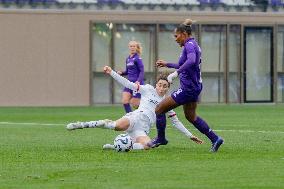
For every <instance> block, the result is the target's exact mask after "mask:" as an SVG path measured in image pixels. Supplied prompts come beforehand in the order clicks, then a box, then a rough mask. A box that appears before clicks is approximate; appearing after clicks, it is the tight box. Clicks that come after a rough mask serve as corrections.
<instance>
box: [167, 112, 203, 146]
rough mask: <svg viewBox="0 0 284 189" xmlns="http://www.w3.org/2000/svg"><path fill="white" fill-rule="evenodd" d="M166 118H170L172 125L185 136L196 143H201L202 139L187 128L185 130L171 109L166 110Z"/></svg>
mask: <svg viewBox="0 0 284 189" xmlns="http://www.w3.org/2000/svg"><path fill="white" fill-rule="evenodd" d="M167 115H168V118H170V120H171V123H172V125H173V126H174V127H175V128H177V129H178V130H179V131H180V132H181V133H183V134H184V135H185V136H187V137H189V138H190V139H191V140H192V141H194V142H195V143H197V144H202V143H203V141H202V140H201V139H199V138H198V137H196V136H194V135H193V134H192V133H191V132H190V131H189V130H187V129H186V128H185V127H184V125H183V124H182V122H180V120H179V119H178V117H177V115H176V113H175V112H174V111H173V110H170V111H168V113H167Z"/></svg>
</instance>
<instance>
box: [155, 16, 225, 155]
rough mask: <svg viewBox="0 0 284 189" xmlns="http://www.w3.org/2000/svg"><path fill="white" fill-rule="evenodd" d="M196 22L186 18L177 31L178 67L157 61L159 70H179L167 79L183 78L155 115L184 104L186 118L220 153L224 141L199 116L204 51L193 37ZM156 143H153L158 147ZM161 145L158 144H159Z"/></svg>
mask: <svg viewBox="0 0 284 189" xmlns="http://www.w3.org/2000/svg"><path fill="white" fill-rule="evenodd" d="M192 23H193V21H192V20H191V19H186V20H185V21H184V22H183V23H182V24H180V25H179V26H177V28H176V29H175V33H174V37H175V40H176V42H177V43H178V44H179V45H180V46H181V47H183V50H182V53H181V56H180V58H179V61H178V64H173V63H167V62H165V61H164V60H158V61H157V62H156V65H157V66H158V67H168V68H175V69H177V71H175V72H174V73H172V74H170V75H169V76H168V81H169V82H170V83H171V82H172V80H173V79H174V78H176V77H179V78H180V88H179V89H178V90H177V91H174V92H173V93H172V94H171V96H168V97H166V98H165V99H164V100H162V102H160V103H159V105H158V106H157V107H156V110H155V111H156V114H157V115H161V114H164V113H165V112H167V111H169V110H171V109H173V108H176V107H178V106H180V105H183V110H184V115H185V117H186V119H187V120H188V121H189V122H190V123H192V124H193V125H194V126H195V127H196V128H197V129H198V130H199V131H200V132H201V133H203V134H205V135H206V136H207V137H208V138H209V139H210V140H211V142H212V147H211V149H210V151H211V152H217V151H218V149H219V147H220V146H221V144H223V142H224V141H223V139H222V138H221V137H219V136H218V135H216V134H215V133H214V131H213V130H211V129H210V128H209V126H208V124H207V123H206V122H205V121H204V120H203V119H201V118H200V117H199V116H197V114H196V108H197V102H198V97H199V94H200V92H201V90H202V79H201V71H200V66H201V49H200V47H199V45H198V44H197V42H196V41H195V39H194V38H193V37H192V35H191V32H192V29H191V25H192ZM156 141H157V140H153V144H155V142H156ZM158 145H159V144H158Z"/></svg>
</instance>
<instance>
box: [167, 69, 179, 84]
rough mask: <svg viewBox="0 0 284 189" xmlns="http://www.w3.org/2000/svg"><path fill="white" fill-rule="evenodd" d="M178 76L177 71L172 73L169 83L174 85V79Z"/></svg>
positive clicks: (168, 78)
mask: <svg viewBox="0 0 284 189" xmlns="http://www.w3.org/2000/svg"><path fill="white" fill-rule="evenodd" d="M177 76H178V73H177V71H175V72H173V73H171V74H170V75H168V77H167V80H168V82H169V83H173V79H174V78H176V77H177Z"/></svg>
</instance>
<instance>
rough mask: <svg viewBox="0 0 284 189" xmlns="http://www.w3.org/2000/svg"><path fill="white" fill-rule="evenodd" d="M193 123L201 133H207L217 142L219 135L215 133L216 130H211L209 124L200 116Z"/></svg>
mask: <svg viewBox="0 0 284 189" xmlns="http://www.w3.org/2000/svg"><path fill="white" fill-rule="evenodd" d="M192 124H193V125H194V127H196V128H197V129H198V130H199V131H200V132H201V133H203V134H205V135H206V136H207V137H208V138H209V139H210V140H211V142H212V143H214V142H216V140H217V139H218V136H217V135H216V134H215V133H214V131H213V130H211V129H210V127H209V126H208V124H207V123H206V122H205V121H204V120H203V119H201V118H200V117H197V119H196V120H195V121H194V122H193V123H192Z"/></svg>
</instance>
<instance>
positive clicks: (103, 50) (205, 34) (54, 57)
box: [0, 0, 284, 106]
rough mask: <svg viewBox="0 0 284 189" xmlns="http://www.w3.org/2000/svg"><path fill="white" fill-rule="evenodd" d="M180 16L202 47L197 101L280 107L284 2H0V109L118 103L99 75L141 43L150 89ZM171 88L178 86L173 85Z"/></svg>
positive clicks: (174, 54) (113, 86)
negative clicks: (131, 45) (157, 63)
mask: <svg viewBox="0 0 284 189" xmlns="http://www.w3.org/2000/svg"><path fill="white" fill-rule="evenodd" d="M186 18H191V19H193V20H196V21H197V22H196V23H195V24H194V26H193V30H194V31H193V34H194V37H195V38H196V40H197V41H198V43H199V44H200V46H201V49H202V79H203V87H204V88H203V92H202V95H201V103H215V104H219V103H222V104H242V103H275V104H276V103H284V57H283V56H284V1H283V0H268V1H265V0H259V1H256V0H255V1H252V0H239V1H237V0H109V1H107V0H57V1H56V0H1V1H0V65H1V69H0V90H1V92H0V106H92V105H98V104H119V103H121V91H122V89H121V87H120V86H119V85H118V84H117V83H115V82H114V81H113V80H112V79H111V78H110V77H107V76H105V75H104V74H103V72H102V67H103V66H104V65H109V66H111V67H113V68H114V69H115V70H123V69H125V59H126V57H127V56H128V52H129V51H128V42H129V41H130V40H137V41H140V42H141V44H142V47H143V54H142V59H143V62H144V66H145V75H146V83H150V84H154V82H155V78H156V76H157V73H158V72H159V70H157V69H156V68H155V61H156V60H157V59H164V60H166V61H168V62H173V63H174V62H177V60H178V58H179V55H180V52H181V48H180V47H179V46H178V45H177V44H176V42H175V41H174V38H173V30H174V28H175V27H176V26H177V25H178V24H180V23H182V22H183V21H184V20H185V19H186ZM176 82H177V83H175V85H173V88H172V90H174V89H176V88H177V87H178V81H176Z"/></svg>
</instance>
